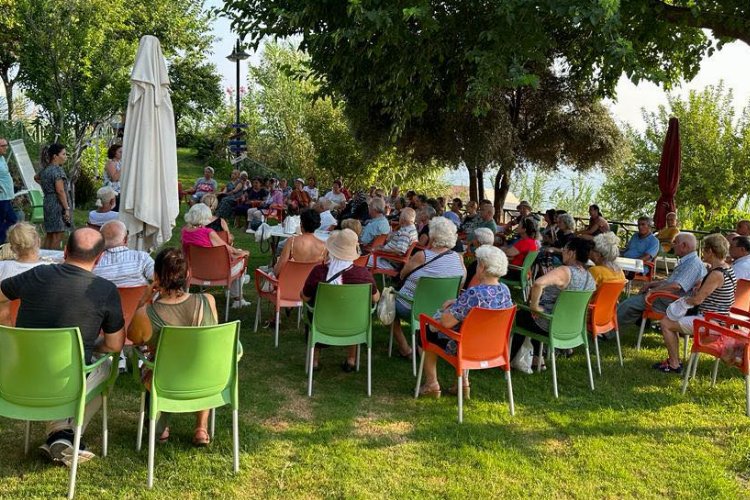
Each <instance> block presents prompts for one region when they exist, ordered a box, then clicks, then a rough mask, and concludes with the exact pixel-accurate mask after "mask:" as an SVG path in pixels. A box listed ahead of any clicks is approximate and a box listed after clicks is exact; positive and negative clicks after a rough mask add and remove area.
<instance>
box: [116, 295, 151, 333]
mask: <svg viewBox="0 0 750 500" xmlns="http://www.w3.org/2000/svg"><path fill="white" fill-rule="evenodd" d="M147 288H148V286H146V285H141V286H128V287H122V288H117V293H119V294H120V307H122V316H123V318H125V331H128V327H129V326H130V322H131V321H132V320H133V315H134V314H135V310H136V309H137V308H138V302H140V300H141V297H143V294H144V293H145V292H146V289H147ZM125 345H133V342H131V340H130V339H128V338H126V339H125Z"/></svg>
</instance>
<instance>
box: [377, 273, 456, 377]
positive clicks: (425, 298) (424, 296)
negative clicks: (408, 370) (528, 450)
mask: <svg viewBox="0 0 750 500" xmlns="http://www.w3.org/2000/svg"><path fill="white" fill-rule="evenodd" d="M462 278H463V277H462V276H448V277H444V278H435V277H428V276H425V277H423V278H419V281H417V288H416V290H414V298H413V299H410V298H409V297H405V296H403V295H399V297H401V298H402V299H404V300H406V301H407V302H409V303H411V318H410V319H409V331H410V332H411V348H412V357H411V361H412V363H411V364H412V372H413V375H414V376H415V377H416V376H417V355H416V338H417V332H418V331H419V315H420V314H426V315H427V316H430V317H432V315H433V314H435V311H437V310H438V309H440V308H441V307H442V305H443V303H444V302H445V301H446V300H448V299H455V298H456V297H457V296H458V289H459V288H460V287H461V279H462ZM395 321H400V320H399V319H398V318H396V319H395V320H394V322H395ZM392 351H393V325H391V339H390V341H389V342H388V356H390V355H391V352H392Z"/></svg>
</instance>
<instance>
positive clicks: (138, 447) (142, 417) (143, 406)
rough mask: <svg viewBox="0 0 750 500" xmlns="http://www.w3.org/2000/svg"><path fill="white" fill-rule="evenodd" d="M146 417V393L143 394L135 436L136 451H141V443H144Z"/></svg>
mask: <svg viewBox="0 0 750 500" xmlns="http://www.w3.org/2000/svg"><path fill="white" fill-rule="evenodd" d="M145 416H146V393H145V392H142V393H141V413H140V415H138V431H137V432H136V436H135V451H141V442H142V441H143V421H144V420H145Z"/></svg>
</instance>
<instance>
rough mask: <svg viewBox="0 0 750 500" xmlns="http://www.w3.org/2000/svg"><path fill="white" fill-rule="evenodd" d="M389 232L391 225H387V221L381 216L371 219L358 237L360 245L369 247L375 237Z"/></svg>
mask: <svg viewBox="0 0 750 500" xmlns="http://www.w3.org/2000/svg"><path fill="white" fill-rule="evenodd" d="M390 232H391V225H390V224H389V223H388V219H386V218H385V216H383V215H381V216H380V217H376V218H374V219H371V220H370V222H368V223H367V224H366V225H365V227H364V228H363V229H362V234H361V235H360V237H359V241H360V243H362V244H363V245H369V244H370V243H372V240H374V239H375V238H376V237H378V236H380V235H381V234H388V233H390Z"/></svg>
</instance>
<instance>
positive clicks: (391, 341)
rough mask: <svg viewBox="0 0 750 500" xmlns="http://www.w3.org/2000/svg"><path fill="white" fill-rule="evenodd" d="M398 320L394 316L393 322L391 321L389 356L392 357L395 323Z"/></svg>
mask: <svg viewBox="0 0 750 500" xmlns="http://www.w3.org/2000/svg"><path fill="white" fill-rule="evenodd" d="M396 321H399V319H398V318H394V320H393V323H391V337H390V339H389V340H388V357H389V358H390V357H391V354H392V353H393V325H394V324H395V323H396Z"/></svg>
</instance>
